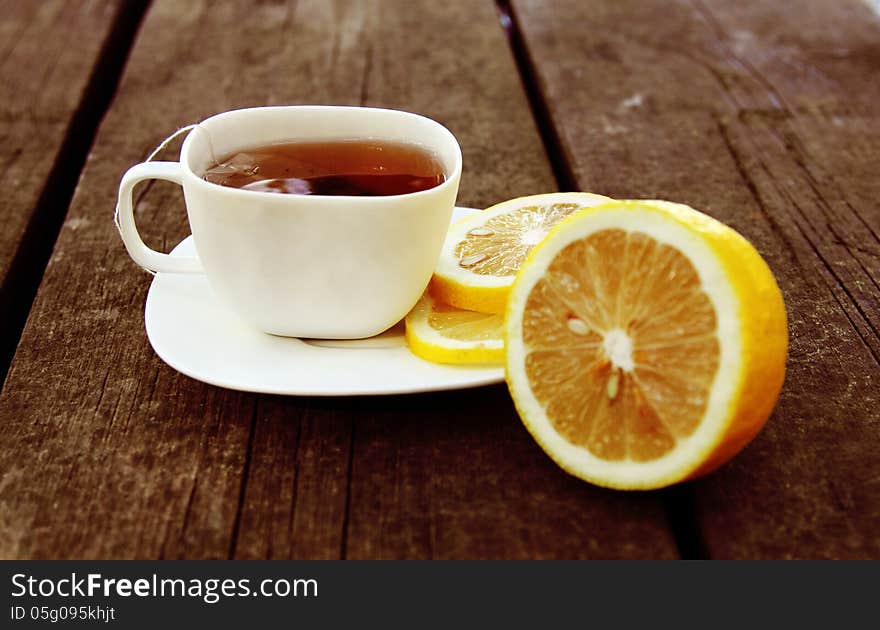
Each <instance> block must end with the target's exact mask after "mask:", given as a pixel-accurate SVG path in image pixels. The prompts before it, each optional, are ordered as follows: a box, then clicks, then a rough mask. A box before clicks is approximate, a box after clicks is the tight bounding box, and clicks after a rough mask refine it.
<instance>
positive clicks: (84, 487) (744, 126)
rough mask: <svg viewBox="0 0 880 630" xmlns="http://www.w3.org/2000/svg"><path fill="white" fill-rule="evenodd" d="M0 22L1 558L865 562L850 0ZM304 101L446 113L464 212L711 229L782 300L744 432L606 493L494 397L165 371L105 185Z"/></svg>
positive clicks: (168, 236) (868, 102)
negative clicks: (781, 346)
mask: <svg viewBox="0 0 880 630" xmlns="http://www.w3.org/2000/svg"><path fill="white" fill-rule="evenodd" d="M0 15H2V16H3V17H2V18H0V34H2V37H0V41H2V46H3V51H4V54H3V55H2V57H0V60H2V61H0V64H2V65H0V72H2V78H3V82H2V90H3V92H2V93H3V100H2V107H3V109H2V118H0V129H2V138H3V142H2V144H0V161H2V164H3V168H2V170H0V177H2V180H0V181H2V186H3V189H4V193H5V194H4V196H3V197H2V199H0V283H2V284H0V286H2V289H0V313H2V319H0V323H2V330H0V338H2V350H3V351H2V353H0V359H2V362H0V370H2V374H5V383H4V385H3V390H2V397H0V421H2V436H3V437H2V440H0V556H2V557H5V558H97V557H114V558H133V557H138V558H228V557H231V558H487V557H489V558H678V557H689V558H790V557H810V558H864V557H874V558H876V557H880V369H878V368H880V332H878V331H880V236H878V235H880V211H878V199H880V176H878V158H880V76H878V71H880V21H878V18H877V16H876V15H875V13H874V12H873V11H872V9H871V8H870V6H869V5H868V4H867V3H865V2H862V1H860V0H813V1H810V0H799V1H797V2H784V3H783V2H775V1H773V0H748V1H743V2H735V3H733V2H727V1H725V0H693V1H689V0H683V1H681V2H667V1H663V0H589V1H587V0H564V1H563V0H560V1H550V0H510V2H507V1H505V0H501V1H500V2H498V3H497V4H496V3H493V2H492V0H448V1H447V2H436V1H435V0H364V1H358V0H349V1H335V2H332V1H328V0H298V1H293V0H290V1H289V2H284V1H283V0H281V1H278V2H268V1H266V2H254V3H251V2H231V1H227V2H208V1H198V0H187V1H186V2H179V1H177V0H154V2H152V3H151V4H149V6H146V5H145V3H142V2H118V3H113V2H101V1H94V2H87V1H85V0H83V1H80V0H69V1H64V0H45V1H37V0H25V1H12V0H7V1H6V2H5V3H3V6H2V7H0ZM297 103H323V104H355V105H370V106H383V107H392V108H400V109H407V110H411V111H416V112H420V113H423V114H425V115H427V116H430V117H432V118H435V119H437V120H439V121H441V122H443V123H444V124H446V125H447V126H448V127H449V128H450V129H451V130H452V131H453V133H455V134H456V136H457V137H458V139H459V140H460V143H461V146H462V148H463V151H464V160H465V174H464V177H463V180H462V185H461V192H460V197H459V203H460V204H461V205H468V206H477V207H485V206H487V205H490V204H492V203H495V202H498V201H501V200H504V199H507V198H511V197H515V196H520V195H526V194H531V193H538V192H548V191H553V190H559V189H562V190H590V191H594V192H598V193H603V194H606V195H610V196H613V197H636V198H638V197H658V198H667V199H671V200H675V201H681V202H684V203H688V204H691V205H693V206H695V207H697V208H699V209H702V210H703V211H705V212H707V213H709V214H711V215H713V216H715V217H717V218H719V219H721V220H723V221H725V222H727V223H728V224H730V225H732V226H733V227H734V228H736V229H737V230H739V231H740V232H742V233H743V234H744V235H746V236H747V237H748V238H749V239H750V240H751V241H752V242H753V243H754V244H755V245H756V247H757V248H758V249H759V251H760V252H761V253H762V254H763V255H764V256H765V258H766V259H767V261H768V262H769V264H770V266H771V268H772V269H773V271H774V273H775V274H776V277H777V278H778V280H779V283H780V285H781V287H782V290H783V292H784V294H785V298H786V302H787V305H788V310H789V318H790V328H791V330H790V333H791V350H790V356H789V362H788V376H787V380H786V383H785V387H784V389H783V392H782V396H781V398H780V400H779V403H778V405H777V408H776V410H775V412H774V414H773V416H772V417H771V418H770V421H769V422H768V424H767V426H766V428H765V429H764V430H763V432H762V433H761V434H760V435H759V436H758V437H757V439H756V440H755V441H754V442H753V443H752V444H751V445H750V446H749V447H748V448H747V449H746V450H745V451H744V452H743V453H742V454H740V455H739V456H738V457H737V458H735V459H734V460H733V461H732V462H731V463H730V464H728V465H726V466H724V467H723V468H722V469H720V470H719V471H717V472H716V473H714V474H712V475H710V476H709V477H706V478H704V479H701V480H698V481H696V482H692V483H688V484H684V485H681V486H678V487H675V488H672V489H668V490H664V491H659V492H645V493H622V492H613V491H608V490H603V489H600V488H596V487H593V486H590V485H588V484H586V483H582V482H580V481H577V480H576V479H574V478H572V477H569V476H567V475H565V474H564V473H563V472H562V471H560V470H559V469H558V468H556V466H555V465H554V464H553V463H552V462H551V461H550V460H549V459H548V458H547V457H546V456H545V455H544V454H543V452H542V451H541V450H540V448H538V446H537V445H536V444H535V443H534V442H533V441H532V439H531V438H530V437H529V435H528V434H527V432H526V431H525V430H524V429H523V427H522V426H521V424H520V422H519V420H518V418H517V416H516V414H515V412H514V410H513V407H512V404H511V402H510V398H509V395H508V394H507V391H506V389H505V388H504V387H503V386H494V387H487V388H482V389H476V390H470V391H459V392H451V393H438V394H424V395H409V396H392V397H374V398H366V397H365V398H298V397H279V396H265V395H255V394H249V393H241V392H236V391H230V390H225V389H219V388H216V387H212V386H209V385H205V384H202V383H200V382H197V381H194V380H191V379H189V378H187V377H185V376H183V375H181V374H179V373H177V372H175V371H174V370H173V369H171V368H170V367H168V366H166V365H165V364H164V363H163V362H162V361H161V360H159V359H158V358H157V357H156V356H155V355H154V353H153V351H152V350H151V348H150V346H149V344H148V342H147V339H146V337H145V334H144V325H143V304H144V298H145V294H146V291H147V288H148V286H149V281H150V278H149V277H148V276H147V275H145V274H144V273H142V272H141V271H140V270H139V269H138V268H137V267H136V266H135V265H134V264H133V263H132V262H131V261H130V259H129V258H128V256H127V255H126V253H125V251H124V249H123V247H122V245H121V242H120V240H119V237H118V235H117V233H116V230H115V228H114V226H113V222H112V219H111V217H112V212H113V207H114V205H115V196H116V189H117V184H118V182H119V179H120V177H121V175H122V173H123V172H124V171H125V170H126V169H127V168H128V167H129V166H130V165H132V164H134V163H136V162H139V161H142V160H143V159H144V158H145V157H146V155H147V154H148V153H149V151H150V150H151V149H152V148H153V147H154V146H156V145H157V144H158V143H159V141H160V140H161V139H162V138H163V137H165V135H167V134H168V133H169V132H170V131H172V130H174V129H176V128H177V127H179V126H182V125H184V124H187V123H190V122H194V121H197V120H201V119H203V118H205V117H207V116H208V115H210V114H213V113H216V112H219V111H223V110H228V109H233V108H238V107H246V106H256V105H266V104H297ZM166 156H167V158H168V159H174V156H175V152H174V150H171V151H169V152H168V153H167V154H166ZM140 198H141V200H140V204H139V207H138V219H139V226H140V228H141V230H142V232H143V233H144V234H145V235H146V238H147V241H148V242H149V244H151V245H152V246H154V247H157V248H160V249H164V250H165V251H167V250H168V249H170V247H172V246H173V245H174V244H175V243H177V242H178V241H179V240H180V239H182V238H183V237H184V236H185V235H186V234H187V232H188V229H187V226H186V222H185V218H184V211H183V204H182V199H181V195H180V193H179V190H178V189H177V188H176V187H174V186H173V185H170V184H164V183H156V184H155V185H152V186H149V188H147V189H145V190H143V191H142V192H141V195H140ZM56 236H57V239H56ZM10 362H11V363H10ZM7 370H8V373H6V372H7ZM2 374H0V376H2Z"/></svg>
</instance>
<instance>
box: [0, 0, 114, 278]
mask: <svg viewBox="0 0 880 630" xmlns="http://www.w3.org/2000/svg"><path fill="white" fill-rule="evenodd" d="M114 13H115V6H114V4H113V3H111V2H65V1H64V0H48V1H46V2H15V1H13V0H8V1H6V2H2V3H0V15H2V18H0V42H2V43H0V138H2V146H0V185H2V187H3V190H4V194H3V197H2V199H0V284H2V283H3V282H4V280H5V278H6V273H7V271H8V270H9V265H10V262H11V261H12V257H13V255H14V254H15V251H16V249H17V247H18V244H19V241H20V239H21V236H22V234H23V233H24V230H25V228H26V227H27V223H28V220H29V219H30V217H31V213H32V211H33V209H34V207H35V206H36V204H37V200H38V199H39V197H40V194H41V193H42V192H43V187H44V184H45V182H46V178H47V177H48V175H49V171H50V170H51V168H52V164H53V162H54V161H55V159H56V157H57V155H58V152H59V150H60V148H61V144H62V142H63V141H64V138H65V135H66V132H67V128H68V125H69V124H70V121H71V118H72V117H73V114H74V112H75V111H76V109H77V106H78V105H79V104H80V101H81V100H82V98H83V91H84V89H85V87H86V84H87V83H88V79H89V75H90V74H91V72H92V69H93V67H94V66H95V63H96V59H97V55H98V53H99V51H100V49H101V44H102V42H103V41H104V39H105V38H106V37H107V34H108V32H109V29H110V27H111V25H112V22H113V16H114ZM78 33H79V34H80V35H78ZM82 33H89V36H88V37H82V36H81V34H82Z"/></svg>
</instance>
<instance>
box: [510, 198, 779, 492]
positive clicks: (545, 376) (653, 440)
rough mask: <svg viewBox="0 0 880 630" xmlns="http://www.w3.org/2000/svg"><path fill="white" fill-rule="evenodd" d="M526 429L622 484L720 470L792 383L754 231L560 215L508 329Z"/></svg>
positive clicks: (645, 213) (603, 479) (633, 207)
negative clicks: (749, 236) (747, 234)
mask: <svg viewBox="0 0 880 630" xmlns="http://www.w3.org/2000/svg"><path fill="white" fill-rule="evenodd" d="M505 342H506V344H507V365H506V371H507V380H508V386H509V388H510V392H511V394H512V396H513V399H514V402H515V403H516V407H517V409H518V411H519V413H520V416H521V417H522V420H523V422H524V423H525V425H526V427H527V428H528V430H529V431H530V432H531V433H532V435H533V436H534V438H535V439H536V440H537V441H538V443H539V444H540V445H541V446H542V447H543V449H544V450H545V451H546V452H547V453H548V454H549V455H550V457H552V458H553V459H554V460H555V461H556V463H557V464H559V465H560V466H561V467H562V468H563V469H565V470H566V471H568V472H569V473H571V474H573V475H575V476H577V477H580V478H582V479H585V480H587V481H591V482H593V483H595V484H598V485H601V486H607V487H613V488H625V489H647V488H657V487H662V486H666V485H669V484H672V483H675V482H678V481H682V480H684V479H688V478H692V477H695V476H698V475H701V474H704V473H706V472H709V471H711V470H713V469H714V468H716V467H717V466H719V465H721V464H722V463H724V462H725V461H727V460H728V459H729V458H730V457H732V456H733V455H735V454H736V453H737V452H738V451H739V450H740V449H742V448H743V446H745V445H746V444H747V443H748V442H749V440H751V439H752V437H754V436H755V434H756V433H757V432H758V431H759V430H760V429H761V427H762V426H763V425H764V423H765V421H766V420H767V417H768V416H769V415H770V412H771V411H772V409H773V405H774V404H775V401H776V397H777V396H778V394H779V390H780V388H781V387H782V382H783V379H784V376H785V358H786V352H787V347H788V333H787V326H786V315H785V305H784V303H783V300H782V294H781V293H780V291H779V287H778V286H777V285H776V281H775V280H774V278H773V274H772V273H771V271H770V269H769V268H768V267H767V264H766V263H765V262H764V260H763V259H762V258H761V256H760V255H759V254H758V252H757V251H755V249H754V248H753V247H752V246H751V245H750V244H749V243H748V241H746V240H745V239H744V238H743V237H742V236H740V235H739V234H737V233H736V232H734V231H733V230H732V229H730V228H728V227H726V226H724V225H723V224H721V223H719V222H718V221H716V220H714V219H712V218H710V217H708V216H706V215H704V214H701V213H699V212H697V211H696V210H693V209H692V208H689V207H687V206H683V205H678V204H672V203H668V202H660V201H619V202H610V203H608V204H605V205H602V206H599V207H596V208H594V209H593V210H592V211H590V212H585V213H580V214H578V215H576V216H574V217H572V218H570V219H568V220H567V221H565V222H563V223H562V224H560V225H559V226H557V228H556V229H555V230H554V231H553V232H552V233H551V234H550V235H549V236H548V237H547V239H546V240H545V241H543V242H542V243H541V245H540V246H539V247H537V248H536V249H535V250H534V251H533V252H532V254H531V256H530V257H529V259H528V260H527V261H526V262H525V263H524V264H523V266H522V270H521V271H520V274H519V276H518V277H517V280H516V283H515V284H514V286H513V289H512V291H511V295H510V300H509V305H508V309H507V318H506V323H505Z"/></svg>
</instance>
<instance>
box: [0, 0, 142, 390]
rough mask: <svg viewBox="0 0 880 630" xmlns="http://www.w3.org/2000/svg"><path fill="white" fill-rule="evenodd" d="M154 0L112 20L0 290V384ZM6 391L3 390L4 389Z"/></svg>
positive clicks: (138, 0)
mask: <svg viewBox="0 0 880 630" xmlns="http://www.w3.org/2000/svg"><path fill="white" fill-rule="evenodd" d="M149 4H150V0H126V1H124V2H122V3H120V5H119V8H118V9H117V11H116V15H115V16H114V17H113V24H112V26H111V27H110V31H109V34H108V35H107V39H105V40H104V43H103V44H102V46H101V50H100V52H99V54H98V60H97V62H96V63H95V67H94V68H93V70H92V73H91V75H90V76H89V80H88V83H87V84H86V88H85V90H84V92H83V97H82V100H81V101H80V103H79V105H78V106H77V108H76V111H75V112H74V113H73V116H72V117H71V119H70V123H69V125H68V127H67V130H66V132H65V136H64V140H63V142H62V144H61V148H60V149H59V151H58V155H57V156H56V158H55V162H54V163H53V164H52V168H51V169H50V171H49V173H48V175H47V177H46V182H45V185H44V186H43V190H42V192H41V193H40V196H39V198H38V200H37V204H36V207H35V208H34V211H33V213H32V214H31V217H30V219H29V220H28V223H27V227H26V228H25V230H24V233H23V235H22V238H21V241H20V242H19V244H18V248H17V249H16V251H15V254H14V256H13V257H12V260H11V262H10V265H9V272H8V273H7V275H6V281H5V282H4V283H3V285H2V286H0V322H2V324H0V384H3V383H5V381H6V374H7V372H8V371H9V366H10V364H11V363H12V359H13V357H14V356H15V351H16V348H17V347H18V342H19V339H20V338H21V334H22V331H23V330H24V325H25V323H26V322H27V318H28V315H29V314H30V310H31V305H32V304H33V301H34V298H35V297H36V295H37V290H38V289H39V287H40V282H41V281H42V279H43V273H44V272H45V270H46V266H47V265H48V264H49V259H50V257H51V255H52V251H53V249H54V247H55V241H56V239H57V238H58V233H59V232H60V230H61V226H62V225H63V223H64V219H65V217H66V216H67V210H68V208H69V206H70V201H71V199H72V198H73V193H74V190H75V189H76V185H77V182H78V181H79V177H80V173H81V172H82V169H83V166H84V165H85V162H86V158H87V157H88V154H89V152H90V151H91V148H92V143H93V142H94V140H95V135H96V133H97V131H98V126H99V125H100V124H101V120H103V118H104V114H105V113H106V112H107V109H108V108H109V107H110V103H111V101H112V100H113V96H114V94H115V93H116V87H117V85H118V83H119V78H120V77H121V75H122V70H123V68H124V67H125V63H126V61H127V60H128V54H129V52H130V50H131V47H132V44H133V42H134V38H135V35H136V34H137V31H138V28H139V26H140V24H141V21H142V20H143V17H144V15H145V14H146V11H147V8H148V7H149ZM0 388H2V387H0Z"/></svg>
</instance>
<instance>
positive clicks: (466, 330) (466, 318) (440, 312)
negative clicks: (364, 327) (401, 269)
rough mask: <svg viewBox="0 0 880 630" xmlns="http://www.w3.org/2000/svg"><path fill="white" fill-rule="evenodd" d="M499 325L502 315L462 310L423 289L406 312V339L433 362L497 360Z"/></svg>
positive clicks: (501, 350) (500, 353)
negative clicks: (407, 312) (413, 305)
mask: <svg viewBox="0 0 880 630" xmlns="http://www.w3.org/2000/svg"><path fill="white" fill-rule="evenodd" d="M503 328H504V317H503V316H502V315H496V314H486V313H476V312H474V311H465V310H462V309H458V308H455V307H454V306H449V305H448V304H443V303H442V302H438V301H437V300H434V299H433V298H432V297H431V296H430V295H429V294H428V293H425V295H423V296H422V298H421V299H420V300H419V302H418V303H417V304H416V305H415V307H414V308H413V310H412V311H410V313H409V315H407V316H406V342H407V344H409V349H410V350H411V351H412V353H413V354H415V355H416V356H419V357H421V358H423V359H427V360H428V361H433V362H435V363H457V364H461V363H500V362H501V361H504V342H503V340H502V331H503Z"/></svg>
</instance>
